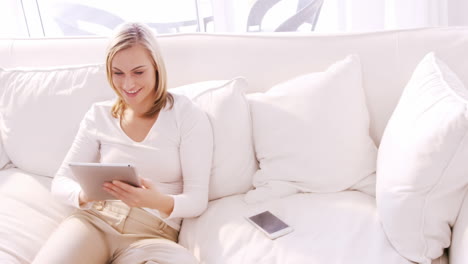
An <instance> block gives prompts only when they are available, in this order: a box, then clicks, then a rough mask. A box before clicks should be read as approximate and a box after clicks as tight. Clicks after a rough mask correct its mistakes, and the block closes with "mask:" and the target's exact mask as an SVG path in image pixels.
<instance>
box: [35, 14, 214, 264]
mask: <svg viewBox="0 0 468 264" xmlns="http://www.w3.org/2000/svg"><path fill="white" fill-rule="evenodd" d="M106 67H107V77H108V80H109V83H110V85H111V87H112V88H113V89H114V91H115V93H116V94H117V99H116V101H109V102H100V103H96V104H94V105H93V106H92V107H91V109H90V110H89V111H88V113H87V114H86V115H85V117H84V119H83V120H82V122H81V124H80V129H79V131H78V134H77V136H76V138H75V140H74V142H73V145H72V146H71V149H70V150H69V152H68V154H67V156H66V157H65V159H64V162H63V164H62V166H61V168H60V169H59V170H58V172H57V175H56V177H55V178H54V180H53V182H52V193H53V194H54V195H55V196H57V197H58V198H59V199H60V200H62V201H65V202H66V203H67V204H69V205H72V206H75V207H77V208H78V210H76V212H74V213H73V214H72V215H71V216H70V217H68V218H67V219H65V220H64V222H63V223H62V224H61V225H60V226H59V227H58V229H57V230H56V231H55V232H54V233H53V234H52V236H51V237H50V239H49V240H48V241H47V243H46V244H45V245H44V247H43V248H42V249H41V251H40V252H39V253H38V255H37V256H36V259H35V260H34V262H33V263H47V264H54V263H196V262H197V261H196V259H195V258H194V257H193V256H192V255H191V254H190V253H189V252H188V251H187V250H186V249H184V248H183V247H182V246H180V245H178V244H177V238H178V233H179V232H178V230H179V228H180V223H181V219H182V218H184V217H195V216H198V215H200V214H201V213H202V212H203V211H204V210H205V209H206V206H207V202H208V182H209V174H210V170H211V158H212V148H213V139H212V131H211V127H210V124H209V121H208V119H207V117H206V115H205V114H204V113H203V112H202V111H201V110H200V109H198V108H197V107H195V105H194V104H193V103H192V102H191V101H189V100H188V99H187V98H186V97H183V96H180V95H172V94H170V93H168V92H167V90H166V70H165V66H164V62H163V59H162V57H161V54H160V52H159V50H158V47H157V44H156V40H155V37H154V35H153V34H152V31H151V29H149V28H148V27H147V26H146V25H144V24H138V23H127V24H124V25H122V26H120V27H119V28H118V30H117V31H116V34H115V36H114V37H113V38H112V39H111V42H110V45H109V48H108V51H107V61H106ZM72 161H75V162H106V163H132V164H134V165H135V167H136V168H137V171H138V173H139V175H140V176H141V181H142V185H143V187H142V188H137V187H133V186H131V185H128V184H125V183H123V182H119V181H113V182H112V183H106V184H104V186H102V188H103V190H105V191H107V192H109V193H110V194H112V195H113V196H114V197H115V198H116V200H115V201H114V200H112V201H92V200H90V199H89V198H88V197H87V195H86V193H84V192H83V190H82V189H81V187H80V185H79V184H78V183H77V182H76V181H75V180H74V177H73V175H72V173H71V171H70V168H69V166H68V163H69V162H72Z"/></svg>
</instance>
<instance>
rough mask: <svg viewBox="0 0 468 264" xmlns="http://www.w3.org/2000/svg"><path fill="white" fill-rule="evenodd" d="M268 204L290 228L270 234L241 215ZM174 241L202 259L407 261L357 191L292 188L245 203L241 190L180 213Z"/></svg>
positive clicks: (284, 263)
mask: <svg viewBox="0 0 468 264" xmlns="http://www.w3.org/2000/svg"><path fill="white" fill-rule="evenodd" d="M263 210H270V211H271V212H272V213H274V214H275V215H277V216H278V217H279V218H281V219H282V220H283V221H285V222H286V223H287V224H289V225H290V226H291V227H292V228H293V229H294V231H293V232H292V233H290V234H287V235H285V236H283V237H280V238H277V239H276V240H270V239H269V238H267V236H265V235H264V234H263V233H262V232H260V231H259V230H258V229H256V228H255V227H254V226H253V225H252V224H250V223H249V222H248V221H247V220H246V219H245V217H246V216H249V215H253V214H255V213H258V212H261V211H263ZM179 243H180V244H181V245H183V246H184V247H186V248H188V249H189V250H190V251H192V252H193V253H194V254H195V256H196V257H197V258H198V259H199V260H200V263H206V264H220V263H222V264H240V263H245V264H255V263H259V264H260V263H261V264H410V263H411V262H410V261H408V260H406V259H405V258H403V257H402V256H401V255H400V254H398V252H397V251H396V250H395V249H394V248H393V247H392V246H391V245H390V243H389V242H388V240H387V237H386V236H385V233H384V232H383V229H382V225H381V224H380V221H379V218H378V216H377V213H376V209H375V199H374V198H373V197H371V196H368V195H365V194H363V193H361V192H353V191H344V192H337V193H306V194H295V195H290V196H288V197H284V198H282V199H276V200H271V201H266V202H264V203H254V204H246V203H245V202H244V195H236V196H230V197H226V198H223V199H219V200H216V201H212V202H210V203H209V206H208V209H207V210H206V212H205V213H204V214H203V215H201V216H200V217H197V218H190V219H184V224H183V226H182V229H181V231H180V235H179Z"/></svg>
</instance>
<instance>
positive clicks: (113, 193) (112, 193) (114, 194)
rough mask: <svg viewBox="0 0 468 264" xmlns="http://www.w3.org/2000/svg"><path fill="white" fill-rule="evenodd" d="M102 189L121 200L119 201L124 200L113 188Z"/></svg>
mask: <svg viewBox="0 0 468 264" xmlns="http://www.w3.org/2000/svg"><path fill="white" fill-rule="evenodd" d="M102 189H103V190H104V191H106V192H108V193H110V194H111V195H112V196H114V197H115V198H117V199H119V200H122V196H121V195H120V193H118V192H116V191H114V190H113V189H111V188H108V187H105V186H104V187H102Z"/></svg>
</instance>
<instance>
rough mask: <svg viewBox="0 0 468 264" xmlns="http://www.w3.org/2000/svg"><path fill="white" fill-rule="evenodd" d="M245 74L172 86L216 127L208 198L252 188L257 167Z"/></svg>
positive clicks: (243, 191) (173, 90) (214, 129)
mask: <svg viewBox="0 0 468 264" xmlns="http://www.w3.org/2000/svg"><path fill="white" fill-rule="evenodd" d="M246 89H247V82H246V81H245V80H244V79H243V78H236V79H233V80H231V81H206V82H199V83H194V84H189V85H185V86H181V87H177V88H174V89H171V90H170V91H171V92H174V93H179V94H184V95H186V96H187V97H189V98H191V99H192V100H193V101H194V102H195V104H197V105H198V106H199V107H200V108H201V109H202V110H203V111H205V112H206V114H207V115H208V117H209V120H210V122H211V126H212V128H213V140H214V150H213V166H212V170H211V177H210V192H209V199H210V200H213V199H217V198H221V197H225V196H228V195H233V194H238V193H245V192H247V191H248V190H250V189H252V176H253V174H254V173H255V171H256V170H257V161H256V159H255V153H254V149H253V140H252V122H251V118H250V110H249V105H248V102H247V99H246V98H245V95H244V91H245V90H246Z"/></svg>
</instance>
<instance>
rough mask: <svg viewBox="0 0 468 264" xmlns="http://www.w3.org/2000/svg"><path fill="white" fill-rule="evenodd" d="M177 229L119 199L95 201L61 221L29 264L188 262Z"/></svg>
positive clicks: (189, 259)
mask: <svg viewBox="0 0 468 264" xmlns="http://www.w3.org/2000/svg"><path fill="white" fill-rule="evenodd" d="M178 234H179V232H178V231H177V230H175V229H173V228H172V227H170V226H168V225H167V224H166V223H165V222H164V221H162V220H160V219H159V218H158V217H156V216H154V215H152V214H150V213H148V212H146V211H145V210H143V209H140V208H130V207H128V206H127V205H125V204H124V203H122V202H120V201H106V202H99V203H95V204H94V206H93V208H92V209H90V210H78V211H77V212H76V213H74V214H72V215H71V216H70V217H68V218H67V219H65V220H64V221H63V222H62V224H61V225H60V226H59V227H58V228H57V230H56V231H55V232H54V233H53V234H52V236H51V237H50V238H49V240H48V241H47V242H46V244H45V245H44V246H43V247H42V249H41V250H40V251H39V253H38V254H37V256H36V258H35V259H34V261H33V264H63V263H67V264H75V263H76V264H81V263H83V264H91V263H92V264H105V263H112V264H123V263H126V264H134V263H135V264H136V263H159V264H176V263H177V264H178V263H184V264H191V263H198V261H197V260H196V259H195V257H194V256H193V255H192V254H191V253H190V252H189V251H188V250H187V249H185V248H184V247H182V246H180V245H179V244H177V237H178Z"/></svg>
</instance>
